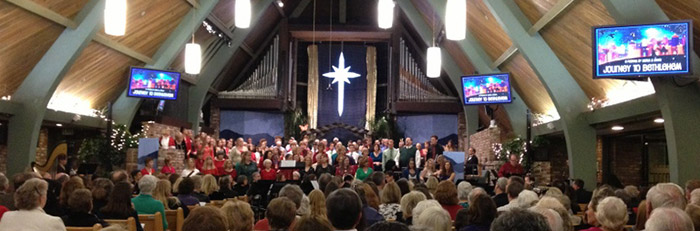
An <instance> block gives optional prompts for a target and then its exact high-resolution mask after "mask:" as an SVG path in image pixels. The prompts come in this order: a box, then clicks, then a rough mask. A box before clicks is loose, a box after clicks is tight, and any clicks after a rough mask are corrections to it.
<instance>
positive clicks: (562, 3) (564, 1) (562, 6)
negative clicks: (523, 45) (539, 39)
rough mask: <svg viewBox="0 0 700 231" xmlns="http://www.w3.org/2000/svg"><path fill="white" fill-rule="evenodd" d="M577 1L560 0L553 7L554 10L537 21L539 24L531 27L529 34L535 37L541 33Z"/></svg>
mask: <svg viewBox="0 0 700 231" xmlns="http://www.w3.org/2000/svg"><path fill="white" fill-rule="evenodd" d="M574 1H575V0H559V2H557V3H556V4H554V6H552V9H550V10H549V11H547V13H545V14H544V15H542V18H540V19H539V20H537V22H536V23H535V24H534V25H532V27H530V29H529V30H528V31H527V33H528V34H530V35H535V34H537V32H539V31H540V30H541V29H542V28H544V27H545V26H547V24H549V23H550V22H552V21H553V20H554V19H555V18H556V17H557V16H559V15H560V14H561V13H562V12H564V10H566V8H567V7H569V6H570V5H571V3H574Z"/></svg>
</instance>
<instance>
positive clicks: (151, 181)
mask: <svg viewBox="0 0 700 231" xmlns="http://www.w3.org/2000/svg"><path fill="white" fill-rule="evenodd" d="M157 183H158V178H157V177H155V176H152V175H146V176H144V177H142V178H141V180H139V190H141V194H145V195H151V194H153V190H154V189H155V188H156V184H157Z"/></svg>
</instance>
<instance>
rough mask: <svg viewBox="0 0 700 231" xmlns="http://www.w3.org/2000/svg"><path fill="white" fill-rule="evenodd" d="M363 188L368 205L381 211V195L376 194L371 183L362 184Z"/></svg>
mask: <svg viewBox="0 0 700 231" xmlns="http://www.w3.org/2000/svg"><path fill="white" fill-rule="evenodd" d="M361 187H362V189H364V190H365V198H366V199H367V205H368V206H369V207H372V208H374V209H376V210H377V211H379V204H380V203H381V200H380V199H379V195H377V193H375V191H374V189H373V188H372V186H371V185H370V184H369V183H366V184H362V186H361Z"/></svg>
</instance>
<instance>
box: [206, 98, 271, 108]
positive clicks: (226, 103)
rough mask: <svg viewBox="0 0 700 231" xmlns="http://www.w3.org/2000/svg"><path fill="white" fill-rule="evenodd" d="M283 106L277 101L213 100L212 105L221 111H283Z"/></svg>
mask: <svg viewBox="0 0 700 231" xmlns="http://www.w3.org/2000/svg"><path fill="white" fill-rule="evenodd" d="M283 104H284V101H282V100H277V99H219V98H216V99H212V105H213V106H215V107H218V108H221V109H260V110H281V109H282V105H283Z"/></svg>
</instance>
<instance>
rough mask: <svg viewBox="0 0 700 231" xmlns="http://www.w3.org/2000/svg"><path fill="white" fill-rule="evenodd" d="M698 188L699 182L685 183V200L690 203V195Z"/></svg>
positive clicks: (690, 181)
mask: <svg viewBox="0 0 700 231" xmlns="http://www.w3.org/2000/svg"><path fill="white" fill-rule="evenodd" d="M699 188H700V180H698V179H692V180H688V181H686V182H685V199H686V200H687V201H690V196H691V195H690V194H692V192H693V191H695V189H699Z"/></svg>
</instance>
